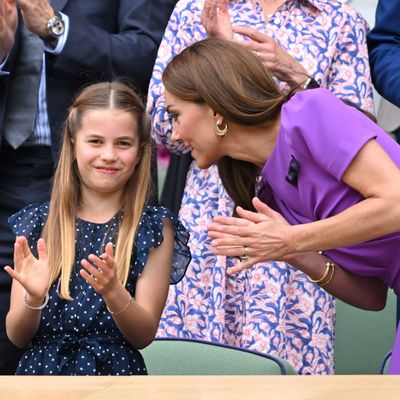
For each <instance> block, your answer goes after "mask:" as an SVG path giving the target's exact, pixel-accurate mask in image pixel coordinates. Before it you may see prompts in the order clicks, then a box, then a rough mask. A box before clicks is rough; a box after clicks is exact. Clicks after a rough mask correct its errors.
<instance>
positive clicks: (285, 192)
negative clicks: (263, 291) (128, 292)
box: [163, 39, 400, 373]
mask: <svg viewBox="0 0 400 400" xmlns="http://www.w3.org/2000/svg"><path fill="white" fill-rule="evenodd" d="M204 76H207V79H204ZM163 83H164V85H165V89H166V104H167V109H168V111H169V112H170V114H171V116H172V118H173V120H174V127H173V133H172V139H173V140H176V141H182V142H183V143H184V144H185V145H186V146H187V147H189V148H190V150H191V153H192V156H193V157H194V158H195V159H196V161H197V164H198V165H199V167H200V168H208V167H209V166H210V165H211V164H213V163H217V164H218V168H219V172H220V176H221V179H222V181H223V183H224V186H225V188H226V190H227V191H228V193H229V194H230V196H231V198H232V199H233V200H234V202H235V204H236V205H237V206H238V207H237V208H236V209H235V210H236V214H237V216H235V217H216V218H215V219H214V223H212V224H211V225H210V226H209V227H208V229H209V236H210V237H211V238H212V239H213V240H212V245H213V247H214V252H215V254H217V255H220V256H235V257H238V258H239V259H240V260H239V262H238V263H237V264H236V265H235V266H234V267H232V268H230V269H229V270H228V273H230V274H232V273H235V272H238V271H240V270H243V269H246V268H250V267H251V266H252V265H253V264H256V263H258V262H261V261H269V260H282V261H286V262H289V263H291V264H292V265H294V266H296V267H297V268H298V269H299V270H301V271H302V272H304V273H305V274H306V275H308V276H309V279H310V280H311V281H312V282H314V283H315V284H317V285H319V286H321V287H323V288H324V289H326V290H327V291H329V292H330V293H331V294H333V295H334V296H336V297H338V298H341V299H342V300H344V301H346V302H348V303H350V304H352V305H354V306H357V307H361V308H366V309H372V310H379V309H382V308H383V307H384V305H385V302H386V295H387V290H388V287H391V288H393V289H394V290H395V291H396V293H399V292H400V258H399V253H400V233H399V231H400V170H399V166H400V147H399V146H398V145H397V143H396V142H395V141H394V140H393V139H392V138H391V137H390V136H389V135H387V134H386V133H385V132H384V131H383V130H382V129H381V128H380V127H379V126H378V125H376V124H375V123H374V122H373V121H372V120H371V119H370V118H368V117H367V116H366V115H364V114H363V113H361V112H360V111H359V110H357V109H356V108H355V107H352V106H351V105H348V104H345V103H344V102H342V101H341V100H339V99H337V98H336V97H335V96H334V95H332V94H331V93H330V92H329V91H328V90H326V89H311V90H302V89H301V88H295V89H294V90H292V91H291V92H290V93H289V94H284V93H282V92H281V91H280V90H279V88H278V87H277V86H276V84H275V82H274V80H273V79H272V76H271V74H270V72H269V71H268V70H267V69H266V68H265V67H264V66H263V64H262V63H261V61H260V60H259V57H257V55H256V54H254V53H253V52H251V51H249V50H247V49H244V48H243V47H242V46H240V45H237V44H235V43H232V42H228V41H223V40H217V39H209V40H205V41H202V42H198V43H196V44H194V45H192V46H190V47H189V48H187V49H186V50H184V51H183V52H182V53H181V54H180V55H178V56H177V57H175V58H174V59H173V60H172V61H171V63H170V64H169V65H168V66H167V68H166V70H165V72H164V74H163ZM260 175H261V179H259V177H260ZM256 193H258V198H254V196H255V195H256ZM260 199H261V200H262V201H263V202H261V200H260ZM271 284H272V282H271ZM302 307H307V302H306V301H305V302H304V304H303V305H302ZM321 317H323V316H321ZM287 328H288V329H290V327H287ZM399 355H400V334H399V335H398V340H397V341H396V343H395V346H394V350H393V357H392V365H391V372H392V373H400V360H399Z"/></svg>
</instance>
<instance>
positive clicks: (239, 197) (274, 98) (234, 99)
mask: <svg viewBox="0 0 400 400" xmlns="http://www.w3.org/2000/svg"><path fill="white" fill-rule="evenodd" d="M162 79H163V83H164V86H165V89H166V90H167V91H168V92H170V93H171V94H173V95H174V96H176V97H178V98H180V99H182V100H186V101H193V102H197V103H200V104H204V103H205V104H207V105H208V106H210V107H211V109H213V110H214V111H215V112H217V113H218V114H220V115H222V116H223V117H224V119H226V121H227V122H228V125H229V122H234V123H237V124H239V125H242V126H243V127H244V128H243V129H244V130H245V127H246V126H252V125H257V124H261V123H265V122H268V121H273V120H275V119H276V118H277V117H278V116H279V114H280V111H281V108H282V105H283V103H284V102H285V101H286V95H285V94H283V93H282V92H281V91H280V90H279V88H278V87H277V85H276V83H275V81H274V79H273V77H272V75H271V73H270V72H269V70H267V69H266V68H265V66H264V65H263V64H262V62H261V61H260V59H259V58H258V57H257V56H256V55H255V54H254V53H253V52H251V51H250V50H248V49H247V48H245V47H244V46H242V45H240V44H237V43H234V42H231V41H225V40H221V39H206V40H202V41H200V42H196V43H194V44H193V45H191V46H190V47H188V48H186V49H185V50H183V51H182V53H180V54H179V55H177V56H176V57H175V58H173V59H172V61H171V62H170V63H169V64H168V65H167V67H166V69H165V71H164V73H163V77H162ZM243 133H244V134H245V132H243ZM228 135H229V132H228ZM218 170H219V174H220V177H221V180H222V183H223V185H224V187H225V189H226V191H227V193H228V194H229V196H230V197H231V198H232V200H233V201H234V203H235V204H236V205H241V206H242V207H244V208H247V209H250V210H253V209H254V208H253V205H252V202H251V199H252V197H253V196H254V194H255V192H256V186H257V179H258V177H259V174H260V168H259V167H257V166H256V165H254V164H252V163H249V162H247V161H241V160H235V159H233V158H231V157H224V158H222V159H221V160H220V161H219V162H218Z"/></svg>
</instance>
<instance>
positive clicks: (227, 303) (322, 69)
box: [147, 0, 374, 374]
mask: <svg viewBox="0 0 400 400" xmlns="http://www.w3.org/2000/svg"><path fill="white" fill-rule="evenodd" d="M203 5H204V0H180V1H178V3H177V5H176V7H175V9H174V11H173V13H172V15H171V18H170V21H169V23H168V26H167V29H166V31H165V34H164V38H163V40H162V42H161V45H160V48H159V51H158V56H157V60H156V63H155V65H154V70H153V76H152V79H151V83H150V87H149V96H148V100H147V108H148V111H149V113H150V115H151V117H152V122H153V137H154V139H155V141H156V142H157V143H159V144H161V145H163V146H164V147H165V148H167V149H168V150H170V151H172V152H174V153H181V152H184V151H187V148H186V147H185V146H182V143H181V142H175V141H172V140H171V126H172V124H171V123H172V121H171V118H170V116H169V114H168V113H167V111H166V105H165V97H164V86H163V84H162V80H161V77H162V72H163V71H164V69H165V67H166V65H167V64H168V63H169V61H170V60H171V59H172V58H173V57H174V56H175V55H176V54H179V53H180V52H181V51H182V50H183V49H184V48H186V47H188V46H189V45H191V44H192V43H194V42H196V41H199V40H202V39H204V38H206V32H205V30H204V27H203V26H202V23H201V18H200V16H201V10H202V8H203ZM229 13H230V17H231V21H232V24H233V25H240V26H251V27H253V28H255V29H257V30H259V31H261V32H263V33H265V34H267V35H269V36H270V37H271V38H273V39H274V40H275V41H276V42H277V43H278V44H279V45H280V46H281V47H282V48H283V49H284V50H286V51H287V52H288V53H289V54H290V55H291V56H292V57H293V58H295V59H296V60H297V61H298V62H299V63H301V64H302V66H303V67H304V68H305V70H306V71H307V72H308V73H309V74H310V75H312V76H313V77H314V78H315V79H316V80H317V81H318V83H319V84H320V85H321V87H325V88H328V89H329V90H330V91H331V92H332V93H334V94H335V95H336V96H338V97H339V98H341V99H345V100H348V101H351V102H353V103H354V104H356V105H357V106H360V107H362V108H363V109H365V110H367V111H370V112H372V113H373V110H374V108H373V99H372V85H371V78H370V71H369V63H368V51H367V45H366V35H367V32H368V30H369V28H368V25H367V23H366V21H365V20H364V18H363V17H362V16H361V15H360V14H359V13H358V12H357V11H355V10H354V9H352V8H351V7H349V6H347V5H344V4H341V3H340V2H339V1H337V0H285V1H284V2H283V4H282V5H281V6H280V7H279V8H278V9H277V10H276V11H275V12H274V13H273V14H272V15H270V16H269V17H268V18H267V19H266V17H265V15H264V12H263V9H262V7H261V2H260V1H258V0H232V1H229ZM235 39H237V40H243V39H244V38H243V37H241V36H240V35H235ZM281 88H282V89H283V90H287V85H286V84H285V83H281ZM232 210H233V205H232V201H231V199H230V198H229V196H228V195H227V193H226V191H225V189H224V187H223V185H222V182H221V180H220V178H219V175H218V170H217V167H216V166H215V165H213V166H212V167H211V168H209V169H207V170H201V169H199V167H198V166H197V164H196V162H193V163H192V165H191V166H190V169H189V172H188V174H187V179H186V185H185V192H184V196H183V199H182V205H181V209H180V212H179V216H180V218H181V220H182V222H183V224H184V225H185V227H186V228H188V230H189V231H190V242H189V246H190V249H191V252H192V262H191V264H190V267H189V268H188V272H187V274H186V275H185V277H184V279H183V280H182V281H181V282H180V283H179V284H178V285H176V286H173V287H171V290H170V291H169V295H168V300H167V304H166V307H165V309H164V313H163V316H162V318H161V322H160V327H159V330H158V333H157V336H158V337H180V338H194V339H201V340H210V341H213V342H217V343H222V344H229V345H233V346H238V347H241V348H244V349H249V350H255V351H259V352H262V353H268V354H272V355H274V356H278V357H282V358H284V359H286V360H287V361H288V362H289V363H290V364H291V365H292V366H293V367H294V368H295V369H296V371H297V372H299V373H300V374H332V373H333V372H334V365H333V345H334V329H335V325H334V324H335V302H334V299H333V297H332V296H330V295H329V294H328V293H327V292H325V291H324V290H323V289H321V288H320V287H318V286H317V285H315V284H313V283H312V282H310V281H309V280H308V279H307V277H306V275H305V274H303V273H302V272H300V271H298V270H297V269H296V268H294V267H292V266H290V265H288V264H285V263H283V262H267V263H260V264H256V265H255V266H253V267H252V268H251V269H249V270H246V271H242V272H240V273H238V274H235V275H234V276H228V275H227V274H226V270H227V268H229V267H232V266H233V264H234V263H235V262H237V259H236V260H235V259H232V258H230V257H222V256H216V255H215V254H214V253H213V249H212V247H211V245H210V242H211V240H210V239H209V238H208V232H207V226H208V224H210V223H211V222H212V221H213V218H214V217H215V216H217V215H231V214H232Z"/></svg>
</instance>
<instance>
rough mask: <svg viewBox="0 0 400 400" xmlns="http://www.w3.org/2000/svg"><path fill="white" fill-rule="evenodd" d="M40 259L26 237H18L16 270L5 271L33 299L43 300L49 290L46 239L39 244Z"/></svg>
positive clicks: (15, 254) (6, 268) (39, 241)
mask: <svg viewBox="0 0 400 400" xmlns="http://www.w3.org/2000/svg"><path fill="white" fill-rule="evenodd" d="M37 250H38V255H39V258H36V257H35V256H34V255H33V254H32V252H31V250H30V248H29V245H28V241H27V240H26V238H25V237H23V236H20V237H17V238H16V240H15V244H14V269H12V268H11V267H9V266H7V267H5V270H6V271H7V273H8V274H9V275H10V276H11V277H12V278H13V279H16V280H17V281H18V282H19V283H20V284H21V285H22V286H23V287H24V288H25V290H26V291H27V292H28V293H29V295H30V296H31V297H34V298H43V297H44V296H45V294H46V293H47V291H48V288H49V279H50V266H49V260H48V257H47V247H46V243H45V241H44V239H39V240H38V242H37Z"/></svg>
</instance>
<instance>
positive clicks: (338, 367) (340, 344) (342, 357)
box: [335, 290, 396, 374]
mask: <svg viewBox="0 0 400 400" xmlns="http://www.w3.org/2000/svg"><path fill="white" fill-rule="evenodd" d="M395 333H396V295H395V294H394V292H393V291H392V290H389V293H388V299H387V304H386V307H385V309H384V310H382V311H366V310H361V309H358V308H355V307H352V306H350V305H348V304H345V303H343V302H342V301H339V300H337V301H336V335H335V373H336V374H379V369H380V366H381V364H382V360H383V358H384V357H385V355H386V354H387V352H388V351H389V350H390V349H391V348H392V345H393V341H394V336H395Z"/></svg>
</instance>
